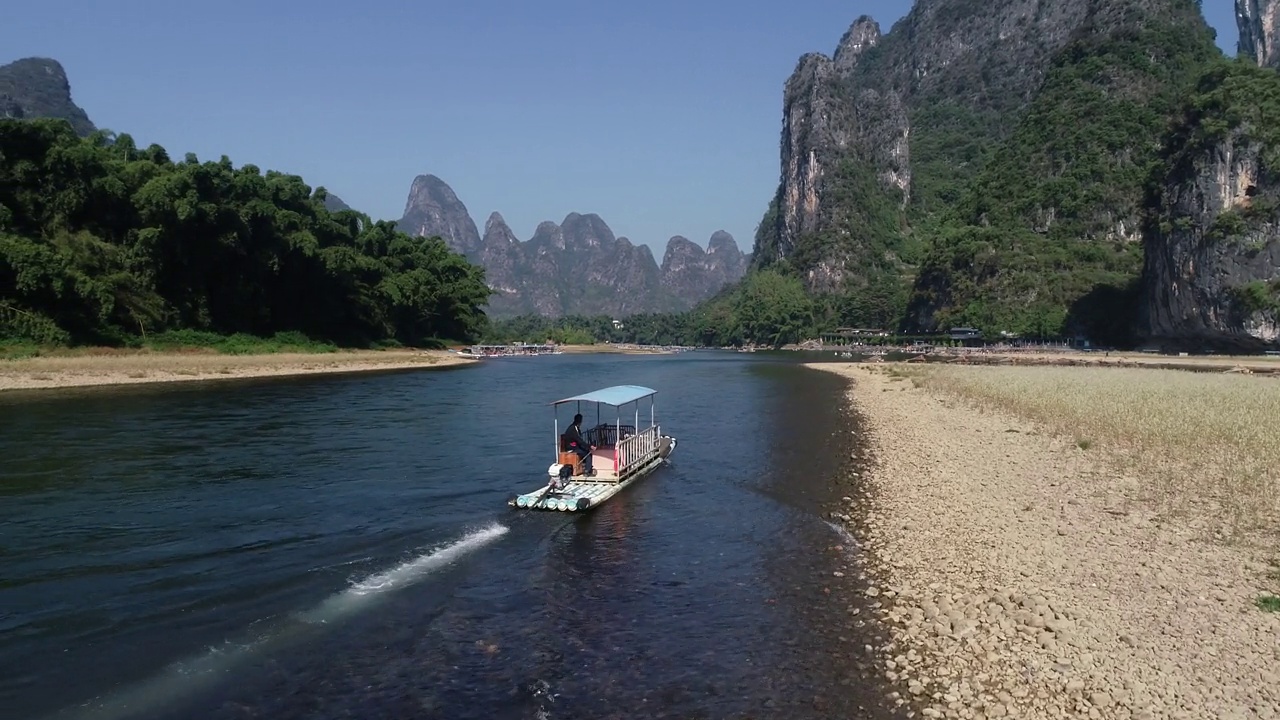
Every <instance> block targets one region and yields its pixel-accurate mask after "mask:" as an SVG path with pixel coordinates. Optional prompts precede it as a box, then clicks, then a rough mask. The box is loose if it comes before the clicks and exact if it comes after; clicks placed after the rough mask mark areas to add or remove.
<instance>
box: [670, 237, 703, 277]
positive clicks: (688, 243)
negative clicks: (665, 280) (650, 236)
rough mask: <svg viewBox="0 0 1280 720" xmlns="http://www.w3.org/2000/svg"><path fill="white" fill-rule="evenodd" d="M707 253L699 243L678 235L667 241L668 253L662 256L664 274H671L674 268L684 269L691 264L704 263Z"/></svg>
mask: <svg viewBox="0 0 1280 720" xmlns="http://www.w3.org/2000/svg"><path fill="white" fill-rule="evenodd" d="M706 255H707V253H706V251H704V250H703V249H702V248H701V247H699V246H698V244H697V243H695V242H693V241H692V240H690V239H689V238H687V237H684V236H683V235H676V236H674V237H672V238H671V239H670V240H668V241H667V251H666V252H665V253H663V254H662V272H663V273H664V274H665V273H669V272H671V269H672V268H675V267H683V266H685V265H687V264H689V263H691V262H698V263H700V262H702V261H703V259H704V258H705V257H706Z"/></svg>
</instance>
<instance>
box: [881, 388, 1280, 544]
mask: <svg viewBox="0 0 1280 720" xmlns="http://www.w3.org/2000/svg"><path fill="white" fill-rule="evenodd" d="M895 371H896V373H897V374H898V375H899V376H900V377H903V378H904V382H905V381H906V380H907V379H909V380H910V381H911V382H913V383H915V384H917V385H919V386H923V387H928V388H930V389H935V390H941V391H943V392H946V393H950V394H952V395H955V396H959V397H963V398H966V399H969V400H972V401H975V402H977V403H979V404H982V405H987V406H991V407H995V408H1000V409H1004V410H1010V411H1013V412H1015V413H1017V414H1019V415H1021V416H1023V417H1027V418H1030V419H1032V420H1034V421H1036V422H1038V423H1041V424H1043V425H1045V426H1046V427H1047V428H1049V429H1050V430H1051V431H1053V432H1056V433H1059V434H1061V435H1063V436H1064V437H1067V438H1071V439H1072V441H1073V442H1074V443H1075V445H1076V447H1078V448H1081V449H1082V450H1084V451H1087V452H1095V451H1097V452H1105V453H1108V454H1110V455H1113V456H1114V459H1116V460H1118V461H1119V462H1120V465H1119V466H1120V467H1122V468H1127V469H1128V470H1129V471H1130V472H1131V473H1132V475H1133V476H1134V477H1141V478H1146V479H1148V484H1147V485H1146V487H1145V488H1144V490H1145V491H1146V492H1147V494H1148V495H1149V497H1150V499H1151V500H1154V501H1156V502H1157V503H1158V504H1159V506H1160V507H1161V508H1162V509H1163V510H1164V511H1165V512H1166V513H1168V514H1169V515H1171V516H1182V517H1185V518H1187V519H1189V520H1191V521H1192V522H1194V523H1196V524H1204V525H1206V526H1217V527H1216V528H1215V529H1216V530H1219V531H1221V532H1222V533H1223V534H1224V535H1226V536H1231V537H1237V538H1238V537H1243V536H1247V535H1250V534H1253V533H1256V532H1258V531H1265V532H1271V533H1274V528H1275V521H1276V519H1277V518H1278V517H1280V444H1277V443H1276V441H1275V428H1276V426H1277V425H1280V383H1277V382H1275V381H1274V380H1271V379H1265V378H1257V377H1250V376H1248V375H1245V374H1219V373H1194V372H1180V371H1174V370H1152V369H1099V368H1060V367H962V366H947V365H929V366H918V365H917V366H910V367H900V368H897V369H896V370H895Z"/></svg>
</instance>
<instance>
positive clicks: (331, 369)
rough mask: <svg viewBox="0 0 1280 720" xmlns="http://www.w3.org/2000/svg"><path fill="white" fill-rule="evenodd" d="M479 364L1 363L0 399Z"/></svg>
mask: <svg viewBox="0 0 1280 720" xmlns="http://www.w3.org/2000/svg"><path fill="white" fill-rule="evenodd" d="M476 362H479V361H478V360H474V359H471V358H465V357H459V356H458V355H457V354H456V353H451V352H448V351H445V350H348V351H338V352H333V353H270V354H260V355H224V354H220V353H215V352H146V351H138V352H114V353H106V354H81V355H75V354H73V355H48V356H38V357H33V358H24V359H20V360H0V394H3V393H5V392H10V391H32V390H54V389H61V388H84V387H99V386H118V385H144V384H155V383H170V382H194V381H211V380H243V379H251V378H273V377H278V378H284V377H297V376H304V375H331V374H341V373H362V372H379V371H391V370H427V369H444V368H451V367H461V366H464V365H471V364H473V363H476Z"/></svg>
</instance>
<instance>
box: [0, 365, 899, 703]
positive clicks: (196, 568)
mask: <svg viewBox="0 0 1280 720" xmlns="http://www.w3.org/2000/svg"><path fill="white" fill-rule="evenodd" d="M616 383H636V384H642V385H648V386H650V387H655V388H658V389H659V398H658V413H659V419H660V421H661V422H662V423H663V424H664V430H667V431H670V432H672V433H673V434H675V435H676V436H677V437H679V438H680V445H679V448H678V450H677V453H676V455H675V456H673V458H672V463H671V464H670V466H668V467H664V468H662V469H660V470H659V471H657V472H656V473H655V474H654V475H653V476H651V477H650V478H647V479H646V480H644V481H643V482H641V483H639V484H637V485H635V486H634V487H632V488H630V489H628V490H627V491H626V492H624V493H622V494H620V495H618V496H617V497H615V498H614V499H613V500H611V501H610V502H609V503H607V504H606V505H604V506H603V507H601V508H599V509H597V510H595V511H593V512H591V513H589V514H586V515H581V516H579V515H570V514H562V513H537V512H528V511H514V510H508V509H506V508H505V507H504V506H503V504H502V503H503V501H504V499H505V498H506V496H507V495H508V494H509V493H510V492H511V491H512V490H513V489H516V488H519V487H532V486H534V485H535V483H537V482H539V481H540V480H541V474H540V473H539V472H537V470H538V468H540V467H545V464H544V463H541V462H538V461H532V460H531V459H530V458H534V459H535V460H536V458H538V457H541V455H542V454H543V453H545V452H546V450H545V448H544V445H546V444H547V443H546V439H545V437H544V436H548V435H549V431H546V430H545V426H546V425H547V424H549V422H550V410H549V408H548V407H546V402H547V401H549V399H551V398H554V397H563V396H566V395H569V394H573V393H576V392H580V391H583V390H588V389H591V388H593V387H598V386H602V385H609V384H616ZM842 394H843V385H842V384H841V382H840V381H839V380H838V379H837V378H834V377H832V376H828V375H827V374H825V373H817V372H814V371H811V370H806V369H802V368H798V367H795V366H794V365H793V364H790V363H786V362H779V361H778V360H777V359H767V360H766V359H758V358H751V357H749V356H748V357H743V356H742V355H737V354H731V353H689V354H683V355H677V356H667V357H657V358H626V357H622V358H620V357H617V356H613V357H608V356H585V357H573V356H556V357H547V358H536V359H527V360H525V359H513V360H509V361H494V362H486V363H485V364H484V365H483V366H479V367H475V368H471V369H469V370H468V371H467V372H465V373H449V374H448V375H434V374H432V373H422V374H416V375H399V376H394V377H392V376H380V377H367V378H356V377H352V378H345V379H341V380H331V381H327V382H326V381H320V380H314V381H311V382H292V383H287V384H282V385H257V386H254V387H253V388H252V390H251V391H250V390H245V391H243V392H237V391H234V390H230V389H227V388H223V389H219V390H218V391H217V392H207V393H200V392H184V393H178V394H174V395H164V394H144V395H143V396H140V397H134V398H130V396H127V395H115V396H113V399H112V400H111V402H110V403H109V405H108V404H103V405H97V406H95V405H93V403H92V401H88V402H87V404H86V403H85V402H77V403H52V404H50V405H49V406H45V407H43V408H40V409H38V410H37V411H36V412H35V413H34V415H35V416H39V417H40V418H41V419H39V420H38V421H36V422H34V423H28V424H25V425H24V424H20V423H13V422H7V421H5V420H4V419H2V418H0V431H5V433H6V434H0V438H4V439H3V440H0V450H4V451H8V452H12V453H14V457H15V458H16V460H15V461H14V462H13V463H12V464H11V465H9V466H7V470H9V472H11V474H12V477H8V478H6V479H5V481H4V483H0V485H3V486H5V487H6V488H7V489H6V490H0V492H3V493H6V494H7V497H6V504H5V505H4V506H3V507H2V508H0V526H3V527H5V528H6V530H9V529H14V530H16V532H15V533H12V535H11V537H12V538H13V539H12V540H9V539H6V540H5V546H4V549H3V552H4V553H5V555H4V557H5V559H6V571H5V574H4V577H3V578H2V579H0V580H2V582H0V607H3V608H5V610H4V611H3V613H4V614H2V615H0V665H4V666H6V667H15V668H16V667H18V662H19V658H31V660H30V661H28V663H29V664H28V667H31V668H32V672H31V673H27V674H22V673H16V674H12V675H9V676H8V677H6V678H5V679H3V680H0V693H3V694H4V695H6V696H9V697H12V698H14V701H15V704H16V706H17V707H18V708H19V709H20V710H21V711H22V712H21V713H20V715H21V716H23V717H40V716H43V715H46V714H48V713H50V712H52V711H54V710H57V709H59V708H60V707H61V705H62V703H61V701H62V700H64V699H65V698H67V697H68V696H72V697H76V698H77V706H75V707H73V708H72V709H75V710H77V712H75V713H72V714H68V715H66V716H74V717H83V718H86V720H87V719H89V718H108V717H111V718H132V717H148V718H169V717H171V718H180V717H209V718H245V717H264V718H265V717H269V718H338V717H433V718H434V717H439V718H450V719H451V720H453V719H457V720H465V719H466V718H499V719H502V718H548V719H552V718H561V719H567V718H615V717H616V718H622V717H628V718H630V717H641V716H642V717H655V718H660V717H672V718H677V717H678V718H699V717H703V718H713V717H714V718H722V717H725V718H727V717H732V718H747V717H754V718H762V717H786V718H800V719H803V718H827V717H877V716H887V715H885V713H882V712H879V711H874V712H873V711H871V710H870V709H869V708H871V707H872V706H873V705H874V702H873V699H872V698H873V695H874V693H873V691H872V688H871V686H870V685H869V684H867V682H866V681H865V679H864V678H863V677H862V674H861V671H860V668H859V667H858V657H857V648H861V647H862V644H863V638H862V634H860V633H863V632H864V631H861V630H859V629H857V628H856V627H854V626H852V625H851V624H850V619H851V617H852V616H851V615H850V612H849V610H850V609H851V608H852V607H854V606H855V605H856V604H857V602H858V601H857V599H856V598H857V597H858V595H859V592H858V591H859V588H858V587H857V585H856V580H855V579H854V578H855V575H856V573H854V572H849V573H846V575H845V576H844V577H838V576H836V575H835V572H837V571H838V570H842V569H847V565H848V562H849V559H850V558H849V552H850V548H849V547H848V544H847V542H846V540H845V539H842V537H841V536H840V535H838V534H837V533H836V532H835V531H834V530H833V528H832V527H831V526H830V525H829V524H828V523H826V522H825V521H824V520H823V516H824V513H825V512H826V511H827V510H829V509H832V508H833V507H835V506H837V505H838V503H839V500H840V497H839V496H840V495H841V494H842V493H843V492H844V490H843V489H842V488H843V486H842V484H841V477H842V476H841V473H842V468H843V464H844V459H845V458H847V457H848V453H849V444H850V443H852V442H853V441H854V436H853V433H854V432H855V430H856V428H853V427H852V426H851V425H850V424H849V420H848V418H845V417H843V415H842V410H841V408H842V407H843V402H841V397H842ZM86 408H87V409H86ZM10 417H11V416H10ZM121 428H128V431H127V432H126V431H122V430H121ZM494 428H510V429H513V430H516V431H518V432H495V431H494ZM526 429H527V431H526ZM9 433H16V435H17V436H16V437H15V435H14V434H9ZM45 434H52V435H54V436H57V437H59V438H60V440H61V442H62V445H60V446H58V447H59V448H60V450H59V451H58V452H50V451H48V450H47V449H46V450H41V449H40V448H39V447H37V446H35V445H32V444H31V442H30V439H31V438H35V437H42V436H45ZM24 437H25V438H27V439H28V441H26V442H25V444H24V440H23V438H24ZM44 447H46V448H47V447H48V446H44ZM521 468H533V469H532V470H528V471H524V470H521ZM10 561H13V562H12V563H10ZM10 568H12V570H10ZM210 648H216V649H210ZM89 697H96V698H97V700H95V701H93V702H90V703H87V704H84V705H82V706H81V705H80V703H83V702H84V701H85V700H86V699H87V698H89ZM864 708H866V709H864Z"/></svg>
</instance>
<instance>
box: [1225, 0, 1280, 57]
mask: <svg viewBox="0 0 1280 720" xmlns="http://www.w3.org/2000/svg"><path fill="white" fill-rule="evenodd" d="M1278 16H1280V2H1276V0H1236V27H1237V28H1239V30H1240V41H1239V43H1238V44H1237V47H1238V48H1239V51H1240V54H1241V55H1244V56H1245V57H1248V58H1251V59H1252V60H1253V61H1254V62H1256V63H1257V64H1258V65H1259V66H1261V67H1271V68H1274V67H1278V66H1280V52H1278V51H1280V48H1277V46H1276V42H1277V39H1278V38H1277V32H1278V31H1280V23H1277V19H1278Z"/></svg>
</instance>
